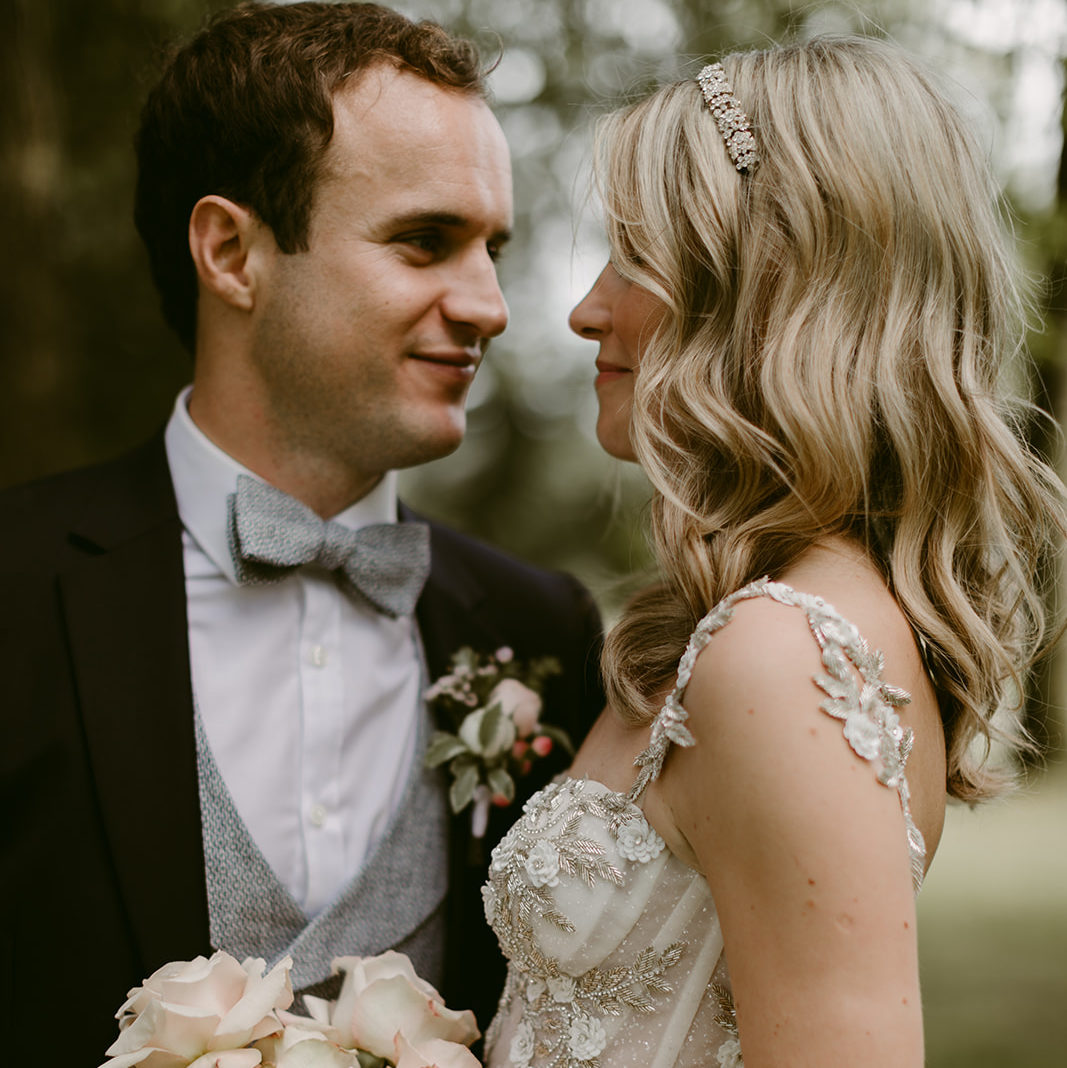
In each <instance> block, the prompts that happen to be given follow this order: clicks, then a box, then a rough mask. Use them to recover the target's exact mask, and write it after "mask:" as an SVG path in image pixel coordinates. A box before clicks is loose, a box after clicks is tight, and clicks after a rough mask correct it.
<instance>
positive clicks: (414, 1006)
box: [306, 950, 480, 1063]
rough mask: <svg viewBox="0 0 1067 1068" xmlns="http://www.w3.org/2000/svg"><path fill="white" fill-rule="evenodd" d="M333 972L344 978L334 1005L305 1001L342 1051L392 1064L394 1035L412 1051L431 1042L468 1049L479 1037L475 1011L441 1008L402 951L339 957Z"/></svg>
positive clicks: (317, 1000)
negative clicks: (358, 1052) (363, 1052)
mask: <svg viewBox="0 0 1067 1068" xmlns="http://www.w3.org/2000/svg"><path fill="white" fill-rule="evenodd" d="M333 970H334V972H335V973H337V972H343V973H344V976H345V978H344V982H343V984H342V986H341V992H340V994H339V995H338V998H337V1001H336V1002H335V1003H334V1004H333V1005H332V1006H331V1005H330V1003H328V1002H323V1001H321V1000H319V999H315V998H307V999H306V1002H307V1005H308V1009H309V1011H310V1012H311V1014H312V1016H314V1017H315V1018H316V1019H317V1020H318V1021H319V1022H320V1023H327V1024H328V1025H329V1027H330V1030H329V1031H328V1032H327V1033H328V1034H329V1035H330V1037H331V1038H333V1039H334V1041H336V1042H338V1043H339V1044H340V1045H341V1046H344V1047H345V1048H346V1049H360V1050H366V1052H368V1053H373V1054H374V1056H376V1057H384V1058H385V1059H386V1060H392V1059H393V1057H394V1056H395V1055H396V1054H395V1045H396V1036H397V1034H398V1033H400V1034H402V1035H403V1036H404V1038H405V1039H406V1040H407V1041H408V1042H409V1043H410V1044H411V1045H412V1046H414V1047H416V1048H421V1047H422V1045H423V1044H424V1043H425V1042H428V1041H430V1040H432V1039H443V1040H445V1041H447V1042H452V1043H462V1044H464V1045H470V1043H471V1042H473V1041H474V1040H475V1039H476V1038H477V1037H478V1035H479V1034H480V1032H479V1031H478V1026H477V1024H476V1023H475V1020H474V1013H473V1012H470V1011H469V1010H467V1011H464V1012H455V1011H453V1010H452V1009H449V1008H446V1006H445V1004H444V1001H443V1000H442V999H441V995H440V994H438V993H437V991H436V990H435V989H434V988H433V987H432V986H431V985H430V984H429V983H427V982H426V981H425V980H424V979H420V978H419V976H418V975H416V974H415V969H414V968H413V967H412V966H411V961H410V960H409V959H408V958H407V957H406V956H405V955H404V954H403V953H396V952H394V951H393V950H388V951H386V952H385V953H382V954H380V955H379V956H377V957H338V958H337V959H336V960H335V961H334V962H333ZM327 1013H328V1019H324V1017H325V1016H326V1015H327ZM475 1063H477V1062H475Z"/></svg>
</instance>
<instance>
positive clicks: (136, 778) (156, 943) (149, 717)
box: [60, 439, 208, 971]
mask: <svg viewBox="0 0 1067 1068" xmlns="http://www.w3.org/2000/svg"><path fill="white" fill-rule="evenodd" d="M114 475H115V477H114V478H113V479H111V480H110V481H109V482H108V483H107V484H106V486H105V488H104V489H103V490H102V492H100V493H99V494H98V495H97V497H96V498H95V499H94V501H93V502H92V506H91V509H89V510H87V511H86V513H85V515H84V516H83V518H82V520H81V522H80V523H79V524H78V526H77V528H76V529H75V530H74V531H73V532H72V537H71V542H72V545H73V546H74V548H75V557H74V561H73V563H72V564H71V566H69V567H68V568H67V569H66V570H65V571H64V573H63V575H62V576H61V578H60V590H61V596H62V599H63V607H64V611H65V614H66V621H67V627H68V634H69V641H70V648H71V659H72V663H73V668H74V676H75V683H76V686H77V690H78V695H79V700H80V706H81V713H82V719H83V724H84V728H85V734H86V739H87V744H88V750H89V757H90V762H91V765H92V768H93V773H94V778H95V782H96V788H97V796H98V799H99V804H100V810H101V813H102V818H103V823H104V826H105V829H106V834H107V838H108V842H109V844H110V848H111V853H112V858H113V861H114V865H115V871H116V876H117V879H118V883H119V886H120V892H121V893H122V895H123V898H124V904H125V907H126V911H127V914H128V916H129V917H130V923H131V927H132V929H133V935H134V938H135V940H136V942H137V945H138V947H139V949H140V951H141V954H142V957H143V960H144V965H145V968H146V969H147V970H149V971H151V970H153V969H154V968H155V967H157V966H158V965H159V964H161V963H163V962H165V961H166V960H172V959H189V958H190V957H191V956H193V955H194V954H196V953H198V952H202V951H204V950H206V949H207V948H208V934H207V932H208V922H207V900H206V891H205V884H204V861H203V843H202V839H201V828H200V804H199V792H198V786H197V774H196V748H195V739H194V734H193V704H192V687H191V683H190V677H189V654H188V635H187V626H186V613H185V579H184V571H183V566H182V546H181V522H180V520H179V518H178V514H177V508H176V505H175V503H174V495H173V489H172V487H171V484H170V477H169V472H168V470H167V466H166V457H165V453H164V450H163V446H162V441H161V440H160V439H157V440H155V441H153V442H152V443H151V446H149V447H147V448H145V449H143V450H141V451H140V452H139V453H137V454H134V455H133V456H132V457H131V458H130V460H129V461H128V462H126V463H125V464H121V463H120V465H118V466H117V467H116V469H115V471H114Z"/></svg>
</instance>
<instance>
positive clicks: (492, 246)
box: [485, 241, 506, 263]
mask: <svg viewBox="0 0 1067 1068" xmlns="http://www.w3.org/2000/svg"><path fill="white" fill-rule="evenodd" d="M485 247H486V250H487V251H488V253H489V258H490V259H491V260H492V261H493V263H499V262H500V258H501V257H502V256H503V255H504V249H505V247H506V246H505V245H504V242H503V241H490V242H489V244H487V245H486V246H485Z"/></svg>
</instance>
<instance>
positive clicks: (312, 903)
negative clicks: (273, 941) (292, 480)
mask: <svg viewBox="0 0 1067 1068" xmlns="http://www.w3.org/2000/svg"><path fill="white" fill-rule="evenodd" d="M189 393H190V389H186V390H184V391H183V392H182V393H181V394H180V396H179V397H178V400H177V403H176V404H175V406H174V412H173V414H172V415H171V418H170V422H169V423H168V424H167V430H166V448H167V461H168V463H169V465H170V472H171V477H172V479H173V481H174V491H175V494H176V496H177V500H178V512H179V514H180V516H181V520H182V524H183V527H184V532H183V535H182V545H183V551H184V561H185V591H186V598H187V602H188V617H189V656H190V661H191V668H192V684H193V695H194V698H195V700H196V705H197V708H198V709H199V712H200V716H201V719H202V721H203V724H204V730H205V732H206V734H207V738H208V742H209V744H210V746H211V752H212V754H213V756H214V758H215V762H216V764H217V765H218V768H219V771H220V772H221V774H222V778H223V780H224V782H225V783H226V786H227V788H228V789H229V792H230V794H231V796H232V797H233V800H234V803H235V804H236V806H237V811H238V812H239V813H240V814H241V818H242V819H243V820H244V822H245V825H246V826H247V828H248V830H249V831H250V832H251V835H252V838H253V839H254V841H255V843H256V845H257V846H258V847H259V849H260V851H261V852H262V853H263V855H264V857H265V858H266V860H267V862H268V863H269V864H270V866H271V868H272V869H273V870H274V872H275V874H276V875H277V876H278V877H279V878H280V879H281V881H282V883H283V884H284V885H285V886H286V887H287V888H288V890H289V892H290V893H291V894H292V896H293V898H294V900H295V901H296V902H297V903H298V904H299V905H300V906H301V908H302V909H303V910H304V912H305V913H306V914H307V915H308V916H309V917H311V916H314V915H316V914H317V913H318V912H320V911H321V910H322V909H323V908H324V907H325V906H326V905H328V904H329V903H330V901H331V900H332V899H333V898H334V897H335V896H336V895H337V894H338V893H339V892H340V891H341V890H343V889H344V887H345V886H346V885H347V884H348V882H349V881H350V880H351V878H352V876H353V875H354V874H355V873H356V872H358V871H359V869H360V867H361V866H362V864H363V862H364V859H365V858H366V857H367V854H368V852H369V850H370V849H371V848H373V846H374V845H375V843H376V842H377V841H378V839H379V838H380V837H381V836H382V833H383V832H384V831H385V829H386V827H387V825H388V823H389V820H390V817H391V816H392V814H393V812H394V811H395V810H396V808H397V806H398V804H399V802H400V798H401V795H402V793H403V790H404V786H405V784H406V780H407V776H408V772H409V770H410V766H411V761H412V760H413V759H414V748H415V736H416V728H417V717H418V715H419V714H420V713H421V710H422V707H423V706H422V698H421V691H422V680H423V669H422V652H421V647H420V644H419V637H418V632H417V628H416V626H415V622H414V620H413V619H411V618H402V619H390V618H389V617H387V616H384V615H381V614H380V613H378V612H376V611H374V609H372V608H370V607H369V606H367V605H366V604H364V603H362V602H361V601H360V600H359V598H358V597H355V596H351V595H349V594H347V593H345V592H344V591H343V590H342V589H341V588H340V587H339V585H338V583H337V580H336V578H335V577H334V576H333V575H331V574H329V573H327V572H324V571H322V570H316V569H312V568H306V569H299V570H297V571H296V572H294V573H293V574H291V575H289V576H287V577H286V578H284V579H283V580H282V581H281V582H278V583H274V584H272V585H269V586H238V585H237V584H236V581H235V579H234V567H233V561H232V560H231V557H230V549H229V542H228V538H227V520H228V507H229V500H228V499H229V496H230V494H232V493H233V492H234V490H235V488H236V482H237V476H238V475H239V474H251V472H250V471H248V470H247V469H246V468H244V467H243V466H242V465H241V464H239V463H237V461H236V460H234V459H233V458H232V457H231V456H229V455H228V454H227V453H225V452H223V451H222V450H221V449H219V448H218V447H217V446H216V445H215V444H213V443H212V442H211V441H209V440H208V438H207V437H206V436H205V435H204V434H203V432H202V431H201V430H200V429H199V428H198V427H197V426H196V424H195V423H193V421H192V419H191V418H190V417H189V413H188V409H187V407H186V405H187V401H188V397H189ZM253 477H254V476H253ZM333 518H334V520H335V521H336V522H338V523H342V524H344V525H345V526H347V527H351V528H353V529H358V528H359V527H363V526H367V525H369V524H371V523H383V522H396V518H397V509H396V477H395V474H393V473H390V474H388V475H386V476H385V477H384V478H383V479H382V481H381V482H380V483H379V484H378V485H377V486H376V487H375V488H374V489H373V490H372V491H371V492H370V493H369V494H367V496H366V497H364V498H363V499H362V500H360V501H357V502H356V503H355V504H353V505H352V506H351V507H349V508H347V509H345V511H343V512H342V513H341V514H340V515H337V516H334V517H333Z"/></svg>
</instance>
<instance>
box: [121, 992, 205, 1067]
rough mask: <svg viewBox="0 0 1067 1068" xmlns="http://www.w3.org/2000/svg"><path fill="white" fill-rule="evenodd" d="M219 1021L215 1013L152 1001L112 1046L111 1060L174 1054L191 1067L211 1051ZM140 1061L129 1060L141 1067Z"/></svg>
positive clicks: (180, 1061)
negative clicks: (140, 1053)
mask: <svg viewBox="0 0 1067 1068" xmlns="http://www.w3.org/2000/svg"><path fill="white" fill-rule="evenodd" d="M218 1023H219V1018H218V1016H216V1015H215V1014H214V1013H210V1014H209V1013H204V1012H197V1011H196V1010H194V1009H193V1008H191V1007H190V1006H188V1005H179V1006H167V1005H165V1004H164V1003H163V1002H160V1001H150V1002H149V1003H148V1004H147V1005H146V1006H145V1009H144V1011H143V1012H142V1013H141V1014H140V1016H138V1017H137V1019H136V1020H134V1022H133V1023H132V1024H130V1026H129V1027H127V1028H125V1030H123V1031H122V1032H121V1034H120V1035H119V1037H118V1038H117V1039H115V1041H114V1042H112V1044H111V1045H110V1046H109V1047H108V1050H107V1053H108V1056H109V1057H116V1056H121V1055H123V1054H130V1053H135V1052H137V1051H138V1050H141V1049H155V1050H163V1051H166V1052H168V1053H173V1054H175V1055H176V1056H177V1057H178V1058H179V1063H183V1064H187V1063H188V1062H189V1061H191V1060H193V1059H194V1058H196V1057H199V1056H200V1054H201V1053H205V1052H206V1051H207V1050H208V1049H209V1043H210V1042H211V1038H212V1036H213V1035H214V1034H215V1028H216V1027H217V1026H218ZM140 1060H144V1058H143V1057H142V1058H140V1059H139V1060H138V1061H128V1062H127V1063H129V1064H137V1063H139V1061H140Z"/></svg>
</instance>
